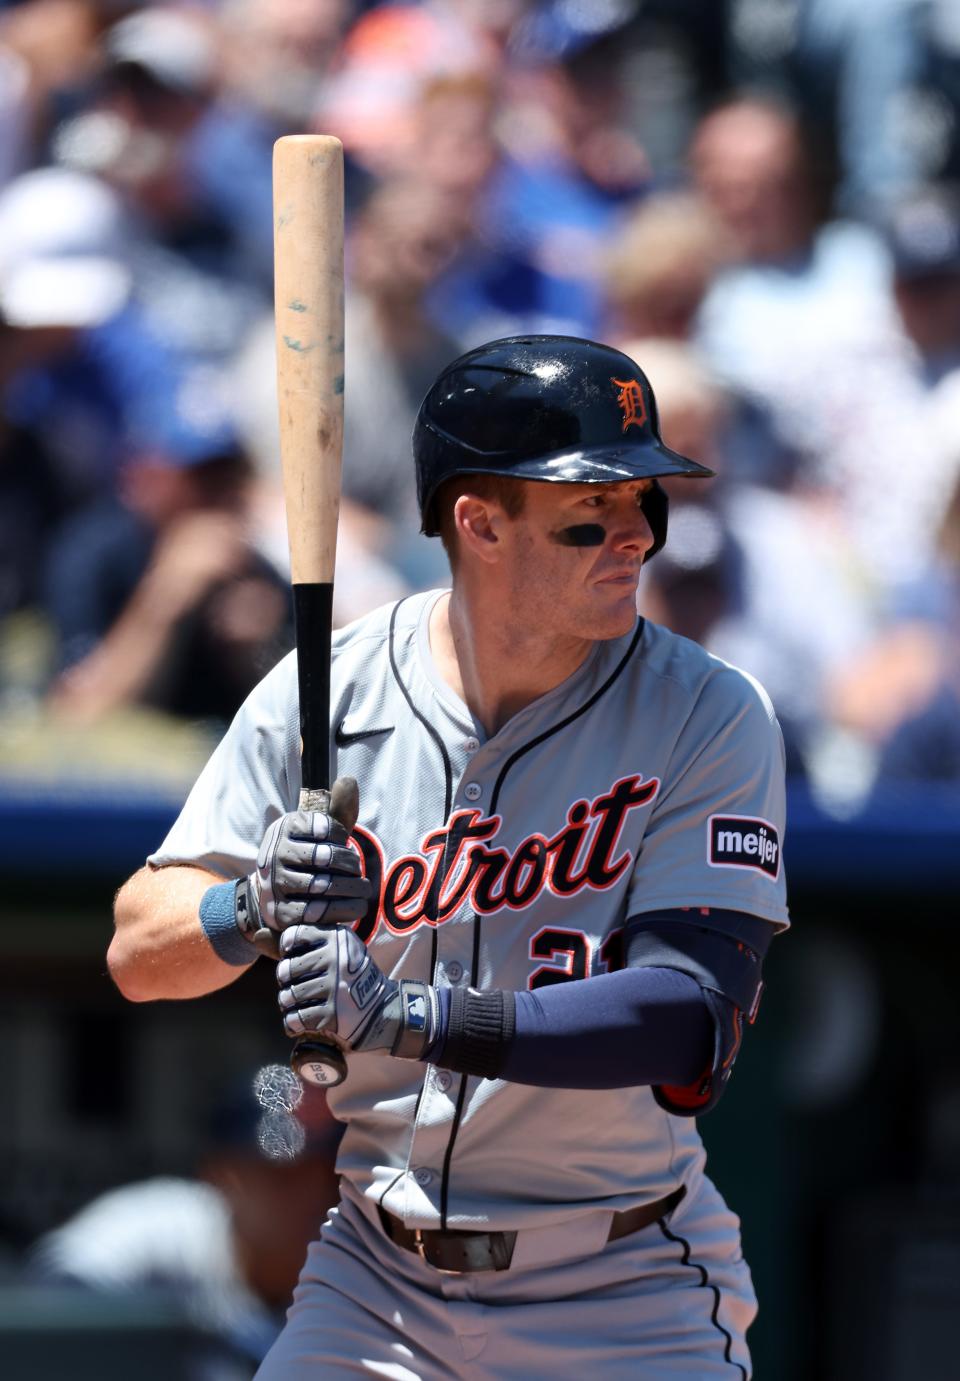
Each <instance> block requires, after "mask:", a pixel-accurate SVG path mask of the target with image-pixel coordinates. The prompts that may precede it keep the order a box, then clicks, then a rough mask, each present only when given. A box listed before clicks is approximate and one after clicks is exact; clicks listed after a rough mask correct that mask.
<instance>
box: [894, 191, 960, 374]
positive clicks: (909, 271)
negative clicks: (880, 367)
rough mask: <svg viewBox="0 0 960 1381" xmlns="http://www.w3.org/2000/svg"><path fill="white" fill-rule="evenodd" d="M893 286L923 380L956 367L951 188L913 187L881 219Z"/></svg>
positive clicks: (958, 293) (959, 328)
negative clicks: (891, 270)
mask: <svg viewBox="0 0 960 1381" xmlns="http://www.w3.org/2000/svg"><path fill="white" fill-rule="evenodd" d="M885 230H886V236H887V240H888V243H889V246H890V252H891V257H892V259H893V290H894V297H895V300H896V304H897V310H898V312H899V313H900V320H901V321H902V323H903V328H904V330H905V332H906V334H907V336H908V338H909V340H910V342H911V344H912V345H913V347H914V348H915V350H916V355H917V364H918V366H919V369H920V372H921V375H922V377H923V380H924V381H925V382H926V383H927V384H931V385H932V384H936V383H939V381H940V380H941V379H942V378H943V377H944V376H945V375H946V374H948V373H949V372H950V371H951V370H953V369H956V368H957V367H958V366H960V200H958V195H957V191H956V189H955V188H949V189H948V188H946V187H940V188H936V187H930V188H926V189H918V190H917V191H916V192H915V193H913V194H912V195H911V196H909V197H906V198H904V199H903V200H902V201H900V202H898V203H897V204H896V205H895V206H893V207H892V208H891V210H890V213H889V215H888V217H887V220H886V223H885Z"/></svg>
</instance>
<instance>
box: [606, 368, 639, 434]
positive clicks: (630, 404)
mask: <svg viewBox="0 0 960 1381" xmlns="http://www.w3.org/2000/svg"><path fill="white" fill-rule="evenodd" d="M610 382H611V383H612V384H613V386H614V388H615V389H616V390H617V402H618V403H619V404H620V411H621V412H622V413H623V430H624V431H626V430H627V428H628V427H642V426H643V424H644V422H646V420H647V405H646V403H645V402H644V401H643V393H642V392H641V390H640V385H639V383H638V382H637V380H636V379H611V380H610Z"/></svg>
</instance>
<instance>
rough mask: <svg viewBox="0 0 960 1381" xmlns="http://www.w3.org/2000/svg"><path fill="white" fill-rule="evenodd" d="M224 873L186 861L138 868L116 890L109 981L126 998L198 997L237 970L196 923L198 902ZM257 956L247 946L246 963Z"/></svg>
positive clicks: (226, 981)
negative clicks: (185, 862) (164, 866)
mask: <svg viewBox="0 0 960 1381" xmlns="http://www.w3.org/2000/svg"><path fill="white" fill-rule="evenodd" d="M222 881H223V879H222V878H220V877H217V875H216V874H215V873H210V872H208V871H207V870H206V869H205V868H194V867H188V866H186V865H184V866H182V867H171V868H150V867H146V868H141V869H140V870H139V871H138V872H136V873H134V875H133V877H131V878H130V879H129V881H128V882H126V883H125V884H124V886H123V887H122V888H121V889H120V891H119V892H118V893H117V899H116V902H115V904H114V925H115V927H116V928H115V931H114V936H113V939H112V941H111V943H110V948H109V950H108V952H107V965H108V967H109V970H110V976H111V977H112V979H113V981H114V983H116V985H117V987H118V988H119V989H120V991H121V992H122V993H123V995H124V997H126V998H129V1000H130V1001H131V1002H152V1001H154V1000H157V999H160V998H187V997H200V996H202V995H203V994H204V993H212V992H214V991H215V990H216V989H217V988H225V987H226V986H227V984H229V983H232V982H233V981H234V979H235V978H237V977H238V976H239V974H240V973H241V972H242V970H241V969H240V968H237V967H234V966H232V965H230V964H227V963H225V962H224V961H223V960H222V959H221V958H219V956H218V955H217V953H216V951H215V950H214V949H213V947H212V945H211V944H210V941H209V940H208V938H207V937H206V935H205V934H204V932H203V928H202V926H201V923H200V902H201V899H202V898H203V896H204V894H205V893H206V892H207V890H208V888H210V886H211V885H215V884H218V883H222ZM256 958H257V951H256V950H254V949H251V951H250V963H252V962H253V961H254V959H256Z"/></svg>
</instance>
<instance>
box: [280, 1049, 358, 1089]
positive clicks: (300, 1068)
mask: <svg viewBox="0 0 960 1381" xmlns="http://www.w3.org/2000/svg"><path fill="white" fill-rule="evenodd" d="M290 1064H291V1067H292V1068H293V1071H294V1073H295V1074H296V1075H297V1077H298V1078H299V1079H302V1080H303V1081H304V1083H306V1084H317V1085H319V1087H321V1088H334V1087H335V1086H336V1085H337V1084H342V1083H343V1081H344V1079H345V1078H346V1077H347V1062H346V1059H345V1058H344V1055H343V1051H342V1050H338V1049H337V1047H336V1046H335V1045H331V1043H330V1042H329V1041H322V1040H319V1039H313V1038H310V1037H306V1038H304V1039H301V1040H298V1041H297V1043H296V1045H295V1046H294V1047H293V1051H292V1053H291V1055H290Z"/></svg>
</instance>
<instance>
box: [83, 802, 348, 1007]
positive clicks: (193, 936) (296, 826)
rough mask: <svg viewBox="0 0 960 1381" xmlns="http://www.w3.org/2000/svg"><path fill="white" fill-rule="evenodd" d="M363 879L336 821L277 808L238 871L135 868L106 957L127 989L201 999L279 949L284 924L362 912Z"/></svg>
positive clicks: (135, 994)
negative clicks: (252, 863)
mask: <svg viewBox="0 0 960 1381" xmlns="http://www.w3.org/2000/svg"><path fill="white" fill-rule="evenodd" d="M369 895H370V885H369V883H368V882H367V880H366V879H365V878H363V877H361V876H360V861H359V858H358V855H357V854H356V853H355V852H353V850H351V849H349V848H348V847H347V833H346V830H345V829H344V827H343V825H341V824H340V822H339V821H338V820H335V819H332V818H331V817H330V816H328V815H323V814H320V813H314V812H310V811H292V812H290V813H288V814H286V815H282V816H279V817H278V818H277V819H276V820H274V821H273V823H272V824H271V825H270V827H269V828H268V830H267V832H266V834H265V835H264V838H263V840H262V842H261V845H260V851H259V853H258V856H257V866H256V868H254V869H253V871H252V872H251V873H250V874H249V875H248V876H246V877H243V878H240V879H237V880H230V881H226V882H225V881H224V880H223V878H222V877H220V876H218V875H217V874H216V873H211V872H208V871H207V870H206V869H204V868H195V867H189V866H185V865H180V866H174V867H167V868H149V867H147V868H142V869H140V871H139V872H137V873H135V874H134V875H133V877H132V878H131V879H130V881H129V882H128V883H127V884H126V885H125V886H124V887H123V888H122V889H121V891H120V892H119V893H118V895H117V900H116V905H115V908H114V911H115V919H116V934H115V936H114V939H113V942H112V944H111V946H110V950H109V953H108V956H107V962H108V965H109V968H110V972H111V975H112V976H113V979H114V981H115V982H116V984H117V986H118V987H119V988H120V990H121V992H122V993H123V994H124V996H125V997H128V998H130V999H131V1001H134V1002H147V1001H151V1000H153V999H156V998H186V997H199V996H201V995H202V994H204V993H208V992H213V991H215V990H216V989H217V988H223V987H226V986H227V984H229V983H232V982H233V980H234V979H235V978H237V977H238V976H239V974H240V973H241V972H243V970H244V969H247V968H249V967H250V965H251V964H252V963H253V962H254V961H255V960H256V959H257V958H258V956H259V955H260V954H261V953H264V954H268V955H270V956H271V957H273V958H277V957H279V955H280V949H279V946H278V943H277V940H278V937H279V934H280V932H281V931H282V930H283V929H284V927H286V926H290V925H299V924H304V923H308V924H313V925H320V924H323V925H328V926H329V925H336V924H337V923H338V922H350V921H353V920H355V919H356V918H357V916H359V915H361V914H362V912H363V911H364V909H365V908H366V905H367V901H368V898H369Z"/></svg>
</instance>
